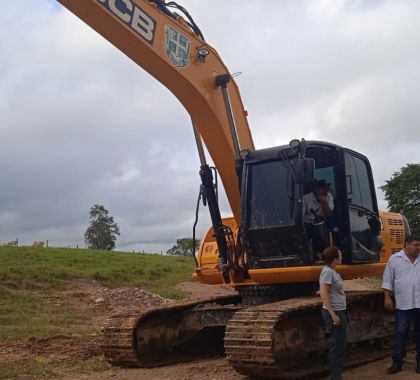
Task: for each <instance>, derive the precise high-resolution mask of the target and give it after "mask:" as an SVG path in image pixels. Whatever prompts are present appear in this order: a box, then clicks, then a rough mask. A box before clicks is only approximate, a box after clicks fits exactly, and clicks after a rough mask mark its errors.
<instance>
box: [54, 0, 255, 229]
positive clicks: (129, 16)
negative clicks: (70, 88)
mask: <svg viewBox="0 0 420 380" xmlns="http://www.w3.org/2000/svg"><path fill="white" fill-rule="evenodd" d="M57 1H59V2H60V3H61V4H62V5H63V6H65V7H66V8H68V9H69V10H70V11H71V12H72V13H74V14H75V15H76V16H78V17H79V18H80V19H81V20H82V21H84V22H85V23H86V24H88V25H89V26H90V27H92V28H93V29H94V30H96V31H97V32H98V33H99V34H100V35H102V36H103V37H104V38H106V39H107V40H108V41H109V42H111V43H112V44H113V45H115V46H116V47H117V48H118V49H120V50H121V51H122V52H123V53H124V54H126V55H127V56H128V57H129V58H130V59H132V60H133V61H134V62H135V63H137V64H138V65H139V66H140V67H142V68H143V69H144V70H146V71H147V72H148V73H149V74H151V75H152V76H153V77H155V78H156V79H157V80H158V81H160V82H161V83H162V84H163V85H164V86H165V87H167V88H168V89H169V90H170V91H171V92H172V93H173V94H174V95H175V96H176V97H177V98H178V99H179V101H180V102H181V103H182V104H183V105H184V107H185V108H186V110H187V112H188V113H189V114H190V116H191V119H192V122H193V124H194V127H195V128H196V130H197V131H198V132H199V134H200V136H201V137H202V139H203V141H204V143H205V145H206V147H207V150H208V152H209V154H210V156H211V158H212V160H213V162H214V164H215V166H216V168H217V170H218V171H219V174H220V177H221V179H222V182H223V186H224V188H225V191H226V194H227V197H228V200H229V203H230V206H231V209H232V211H233V214H234V217H235V220H236V221H237V223H239V220H240V193H239V185H238V179H237V175H236V172H235V160H236V157H235V146H234V141H233V138H232V132H231V130H230V124H229V115H228V113H227V112H226V103H225V100H224V97H223V91H222V89H221V88H220V86H218V85H217V83H216V78H217V77H218V76H220V75H226V74H229V71H228V69H227V68H226V66H225V65H224V64H223V62H222V60H221V59H220V57H219V55H218V54H217V52H216V51H215V50H214V49H213V48H212V47H211V46H209V45H208V44H207V43H206V42H205V41H204V40H203V39H202V38H201V37H200V36H199V35H200V33H198V35H197V34H196V33H195V32H194V31H193V30H192V29H193V28H191V26H190V25H189V23H188V22H187V21H185V19H184V18H182V17H181V16H180V15H177V14H174V13H172V12H170V11H169V10H168V9H167V8H166V5H165V3H164V2H163V1H161V0H159V1H157V0H155V1H148V0H57ZM199 49H204V50H199ZM203 51H204V52H206V53H207V52H208V55H203V54H200V53H202V52H203ZM228 90H229V98H230V102H231V109H232V114H233V118H234V122H235V124H236V133H237V139H238V141H239V147H240V149H241V150H245V149H247V150H254V145H253V141H252V136H251V132H250V130H249V126H248V122H247V118H246V111H245V110H244V107H243V104H242V100H241V97H240V94H239V89H238V87H237V85H236V83H235V82H234V81H233V79H232V78H231V80H230V81H229V84H228Z"/></svg>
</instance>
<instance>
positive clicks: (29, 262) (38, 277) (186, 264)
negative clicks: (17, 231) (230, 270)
mask: <svg viewBox="0 0 420 380" xmlns="http://www.w3.org/2000/svg"><path fill="white" fill-rule="evenodd" d="M193 269H194V261H193V259H192V258H187V257H175V256H171V257H167V256H159V255H147V254H132V253H119V252H108V251H99V250H83V249H65V248H62V249H59V248H44V249H41V250H39V249H37V250H34V249H31V248H28V247H21V248H16V247H0V326H1V328H0V341H1V340H3V341H4V340H16V339H25V338H30V337H35V338H45V337H51V336H56V335H71V334H77V335H80V336H87V335H89V334H91V333H96V332H98V331H96V330H98V327H93V326H94V325H93V324H92V323H89V321H90V318H91V317H90V316H86V315H82V314H81V313H80V312H79V311H77V310H75V309H74V308H72V307H71V306H70V305H66V304H65V300H64V302H63V303H62V304H53V303H51V302H48V301H47V300H46V298H48V295H49V294H51V292H54V291H55V290H62V289H65V288H66V287H67V286H69V285H70V284H71V281H72V280H74V279H96V280H97V281H99V282H101V283H102V284H103V285H104V286H107V287H111V288H115V287H128V286H142V287H144V288H146V289H148V290H150V291H152V292H154V293H156V294H159V295H161V296H163V297H167V298H173V299H176V298H181V297H182V296H183V294H182V292H181V291H180V290H177V289H176V288H175V286H176V285H177V284H179V283H180V282H182V281H186V280H189V279H191V274H192V272H193Z"/></svg>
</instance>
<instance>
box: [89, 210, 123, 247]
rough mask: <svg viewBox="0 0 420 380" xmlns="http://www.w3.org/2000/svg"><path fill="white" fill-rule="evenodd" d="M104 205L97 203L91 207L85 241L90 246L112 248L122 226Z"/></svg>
mask: <svg viewBox="0 0 420 380" xmlns="http://www.w3.org/2000/svg"><path fill="white" fill-rule="evenodd" d="M108 214H109V212H108V210H107V209H105V207H104V206H101V205H97V204H95V205H94V206H93V207H92V208H91V209H90V218H89V219H90V225H89V227H88V228H87V230H86V232H85V242H86V244H88V246H89V248H96V249H106V250H109V251H110V250H112V249H113V248H115V241H116V240H117V235H119V234H120V228H119V227H118V224H117V223H114V218H113V217H112V216H109V215H108Z"/></svg>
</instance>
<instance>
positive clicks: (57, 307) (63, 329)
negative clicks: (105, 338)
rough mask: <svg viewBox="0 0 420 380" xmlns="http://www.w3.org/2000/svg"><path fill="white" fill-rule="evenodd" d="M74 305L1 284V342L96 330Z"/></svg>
mask: <svg viewBox="0 0 420 380" xmlns="http://www.w3.org/2000/svg"><path fill="white" fill-rule="evenodd" d="M88 320H89V318H88V317H87V316H84V315H82V314H80V313H79V312H77V311H76V310H74V309H73V308H71V307H69V306H66V305H61V304H51V303H48V302H46V301H45V300H44V299H42V298H41V297H40V296H37V295H34V294H32V293H30V292H28V291H21V290H15V289H7V288H6V287H4V286H0V326H1V329H0V341H1V340H17V339H25V338H28V337H36V338H48V337H51V336H56V335H69V334H78V335H81V336H86V335H88V334H92V333H96V332H98V331H97V330H98V329H95V328H94V327H93V326H92V325H91V324H90V323H89V321H88Z"/></svg>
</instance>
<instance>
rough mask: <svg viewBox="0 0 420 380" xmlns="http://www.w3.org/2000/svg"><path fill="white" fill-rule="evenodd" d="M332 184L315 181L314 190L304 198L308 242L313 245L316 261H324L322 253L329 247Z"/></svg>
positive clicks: (332, 205) (332, 208) (332, 206)
mask: <svg viewBox="0 0 420 380" xmlns="http://www.w3.org/2000/svg"><path fill="white" fill-rule="evenodd" d="M330 186H331V185H330V184H329V183H328V182H327V181H325V180H315V184H314V190H313V191H311V192H310V193H308V194H305V195H304V196H303V219H304V222H305V231H306V235H307V238H308V240H309V241H310V243H311V244H312V250H313V252H314V259H315V260H322V259H323V258H322V252H323V251H324V249H325V248H326V247H327V246H328V241H327V228H326V224H325V223H326V222H327V223H328V222H330V221H331V217H332V214H333V211H334V199H333V196H332V194H331V192H330Z"/></svg>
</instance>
